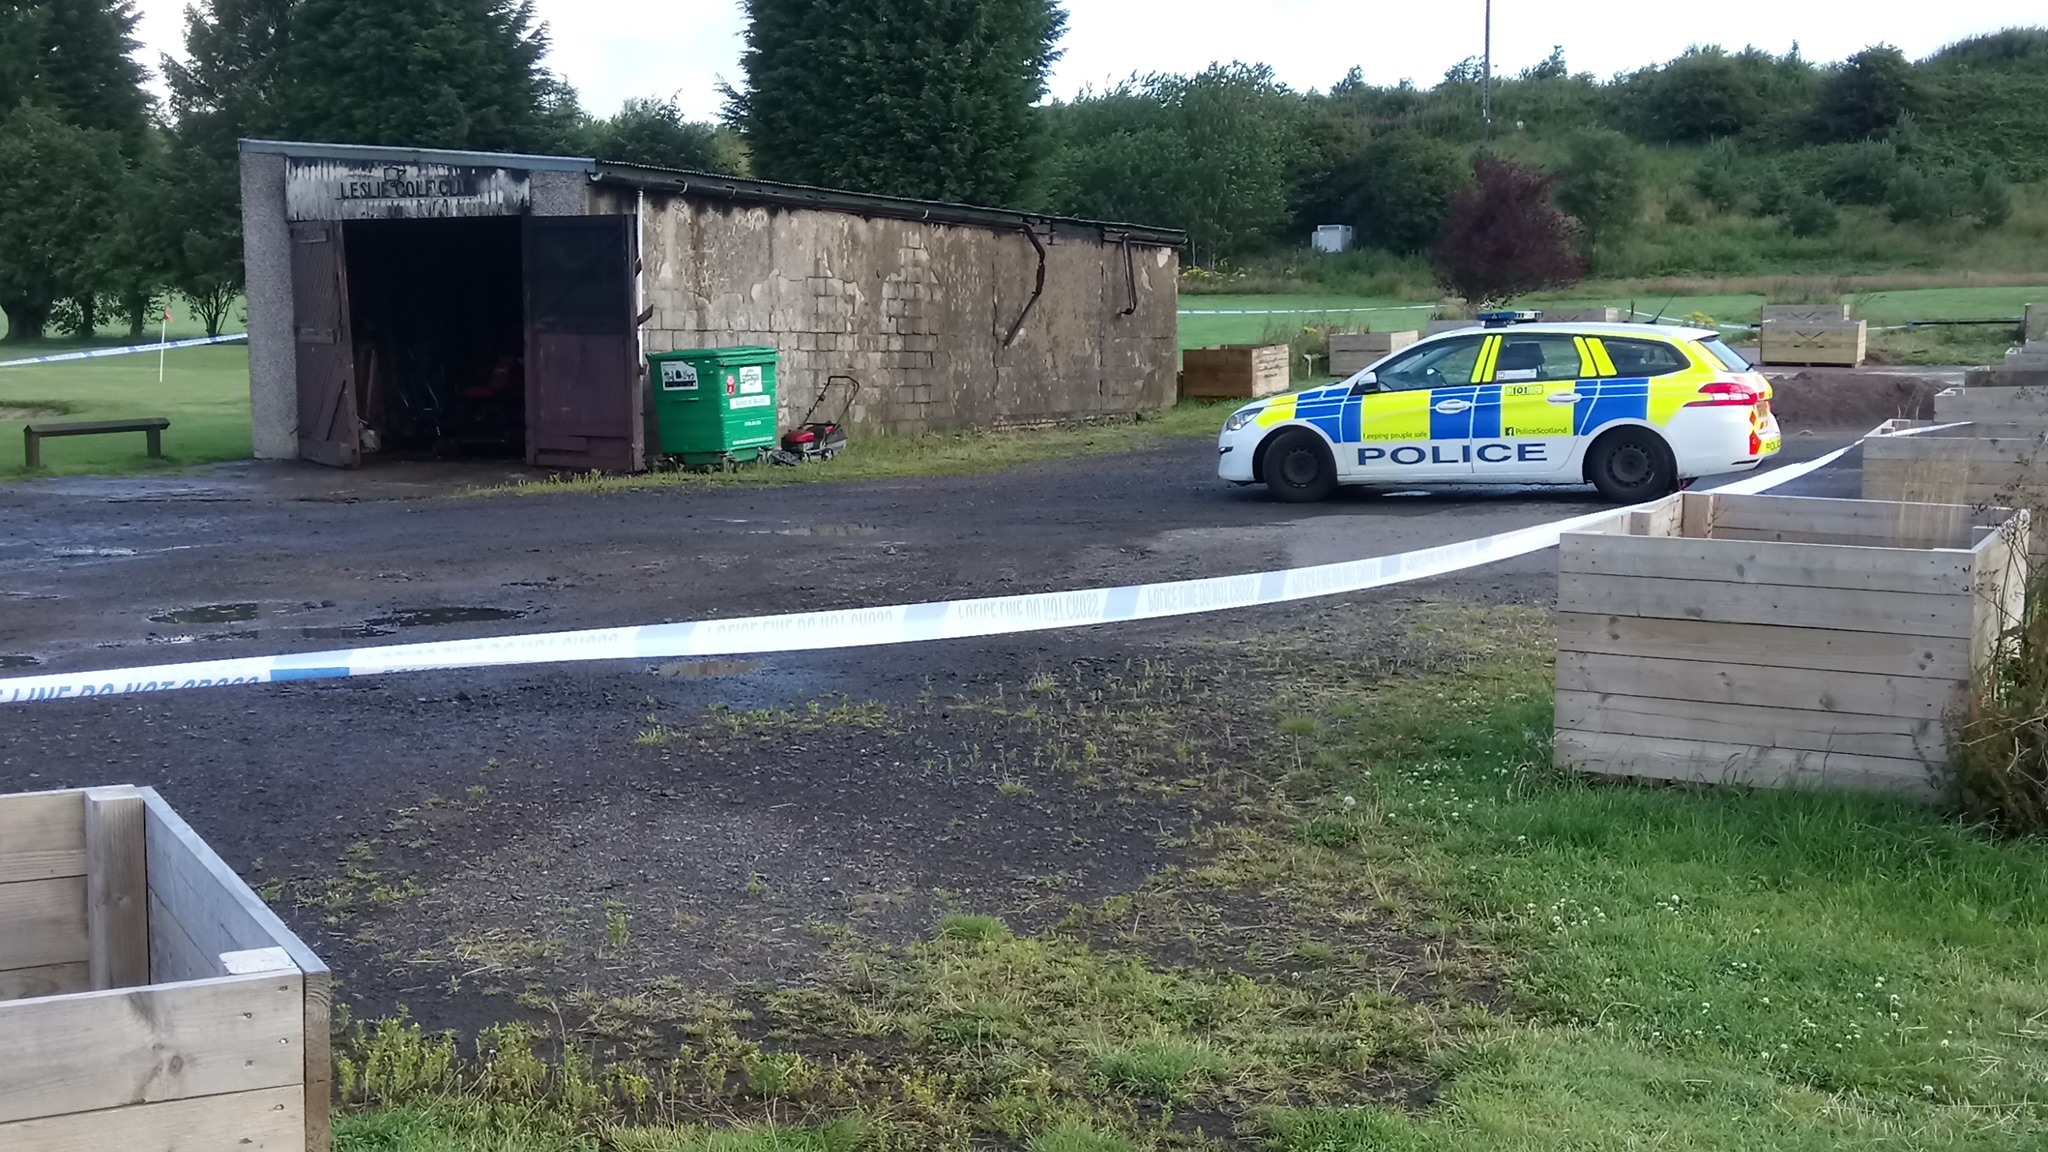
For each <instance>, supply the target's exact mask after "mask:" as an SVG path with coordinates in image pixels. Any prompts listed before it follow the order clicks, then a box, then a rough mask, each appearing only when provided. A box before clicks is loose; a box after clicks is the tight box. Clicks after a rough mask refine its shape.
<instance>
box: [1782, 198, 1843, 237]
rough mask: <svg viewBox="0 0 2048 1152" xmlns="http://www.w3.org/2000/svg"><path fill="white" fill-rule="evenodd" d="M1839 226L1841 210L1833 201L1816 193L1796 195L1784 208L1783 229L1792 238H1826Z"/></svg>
mask: <svg viewBox="0 0 2048 1152" xmlns="http://www.w3.org/2000/svg"><path fill="white" fill-rule="evenodd" d="M1841 224H1842V213H1841V210H1840V209H1838V208H1836V207H1835V202H1834V201H1832V200H1830V199H1828V198H1827V197H1825V196H1822V195H1819V194H1818V193H1814V192H1804V193H1801V194H1799V195H1796V196H1794V197H1793V198H1792V200H1791V202H1790V203H1789V204H1787V205H1786V207H1785V227H1786V228H1788V229H1790V230H1791V232H1792V234H1793V235H1794V236H1827V235H1830V234H1832V233H1833V232H1834V230H1835V229H1836V228H1839V227H1841Z"/></svg>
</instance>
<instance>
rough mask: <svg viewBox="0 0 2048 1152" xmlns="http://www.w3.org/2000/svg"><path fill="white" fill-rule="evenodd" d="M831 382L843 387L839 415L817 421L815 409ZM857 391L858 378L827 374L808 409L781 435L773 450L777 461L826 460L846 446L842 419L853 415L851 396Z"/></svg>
mask: <svg viewBox="0 0 2048 1152" xmlns="http://www.w3.org/2000/svg"><path fill="white" fill-rule="evenodd" d="M834 384H840V385H844V386H845V388H846V403H845V404H844V405H843V406H842V407H841V408H840V410H839V419H837V420H828V421H823V422H820V421H817V420H814V419H813V417H815V416H817V414H818V409H820V408H822V407H824V406H825V398H826V397H827V396H830V395H831V394H832V386H833V385H834ZM858 395H860V381H858V380H855V379H854V378H853V377H851V376H827V377H826V378H825V386H824V387H823V388H820V389H819V390H818V398H817V399H816V400H813V401H811V407H810V410H809V411H807V412H805V413H804V418H803V421H802V423H800V424H798V425H797V426H796V427H795V428H792V429H790V430H789V431H788V432H785V433H783V436H782V450H781V451H780V452H776V453H775V454H774V459H775V462H776V463H777V464H802V463H804V462H805V461H807V460H830V459H832V458H833V457H834V456H837V455H839V454H840V453H841V452H844V451H845V450H846V419H847V417H849V416H851V415H853V401H854V397H856V396H858Z"/></svg>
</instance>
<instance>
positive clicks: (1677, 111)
mask: <svg viewBox="0 0 2048 1152" xmlns="http://www.w3.org/2000/svg"><path fill="white" fill-rule="evenodd" d="M1752 71H1753V69H1752V68H1750V67H1745V66H1744V62H1743V61H1739V60H1738V59H1736V58H1735V57H1732V56H1730V55H1728V54H1727V53H1726V52H1723V51H1721V50H1720V49H1719V48H1692V49H1688V50H1687V51H1686V53H1685V54H1684V55H1683V56H1680V57H1678V58H1677V59H1675V60H1672V61H1670V62H1669V63H1667V64H1665V65H1664V66H1663V67H1661V68H1655V69H1649V70H1646V71H1645V72H1643V73H1639V74H1638V76H1637V78H1636V80H1635V86H1636V87H1637V88H1638V89H1639V90H1640V91H1639V95H1638V99H1637V101H1636V102H1637V105H1638V108H1639V112H1638V115H1639V116H1640V118H1641V120H1642V122H1643V128H1644V131H1645V132H1646V133H1647V134H1649V135H1650V136H1651V137H1652V138H1654V139H1658V140H1669V141H1672V142H1674V143H1693V142H1699V141H1706V140H1714V139H1718V138H1719V137H1722V136H1733V135H1736V134H1738V133H1740V132H1742V131H1744V130H1746V129H1748V128H1751V127H1753V126H1755V125H1756V124H1758V123H1760V122H1761V121H1762V120H1763V118H1764V115H1765V113H1766V111H1767V106H1766V104H1765V102H1764V98H1763V96H1762V95H1761V94H1760V93H1759V92H1758V90H1757V89H1758V84H1757V78H1756V77H1755V76H1753V75H1752V74H1751V73H1752Z"/></svg>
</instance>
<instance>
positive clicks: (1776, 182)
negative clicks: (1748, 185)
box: [1756, 164, 1799, 216]
mask: <svg viewBox="0 0 2048 1152" xmlns="http://www.w3.org/2000/svg"><path fill="white" fill-rule="evenodd" d="M1798 195H1799V189H1798V187H1796V186H1795V185H1794V184H1793V183H1792V180H1791V178H1790V177H1788V176H1786V175H1785V170H1784V169H1783V168H1780V167H1778V166H1777V165H1776V164H1773V165H1771V166H1770V167H1768V168H1765V169H1764V171H1763V175H1761V176H1759V177H1757V181H1756V210H1757V214H1758V215H1760V216H1783V215H1784V214H1785V213H1786V212H1787V211H1789V210H1790V209H1791V207H1792V200H1793V198H1794V197H1796V196H1798Z"/></svg>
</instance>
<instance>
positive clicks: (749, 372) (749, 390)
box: [740, 364, 761, 395]
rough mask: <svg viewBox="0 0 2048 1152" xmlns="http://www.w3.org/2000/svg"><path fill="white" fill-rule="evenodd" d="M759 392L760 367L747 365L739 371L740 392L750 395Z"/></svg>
mask: <svg viewBox="0 0 2048 1152" xmlns="http://www.w3.org/2000/svg"><path fill="white" fill-rule="evenodd" d="M760 390H761V366H760V365H759V364H749V365H748V366H746V367H744V368H742V369H740V392H741V393H742V394H745V395H752V394H754V393H756V392H759V391H760Z"/></svg>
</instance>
